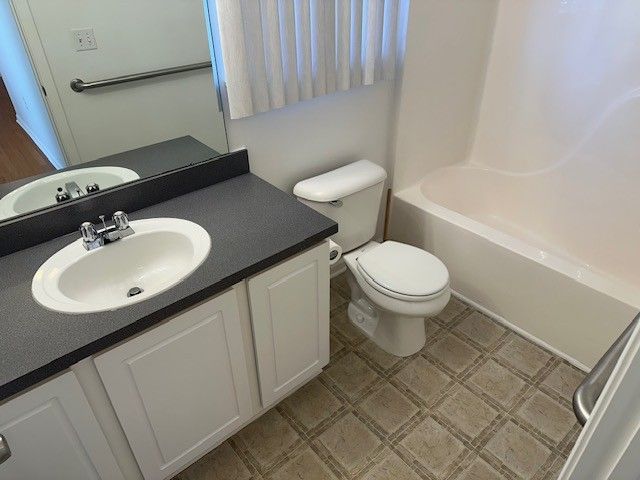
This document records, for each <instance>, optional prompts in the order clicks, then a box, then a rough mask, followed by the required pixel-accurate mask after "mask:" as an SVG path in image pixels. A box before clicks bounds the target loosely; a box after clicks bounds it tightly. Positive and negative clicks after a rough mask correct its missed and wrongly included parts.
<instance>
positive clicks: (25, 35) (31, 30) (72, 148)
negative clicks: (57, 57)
mask: <svg viewBox="0 0 640 480" xmlns="http://www.w3.org/2000/svg"><path fill="white" fill-rule="evenodd" d="M9 5H10V7H11V10H12V12H13V16H14V17H15V19H16V23H17V25H18V29H19V30H20V34H21V36H22V41H23V43H24V46H25V49H26V51H27V55H28V56H29V59H30V60H31V68H32V70H33V72H34V74H35V76H36V78H37V80H38V82H39V83H40V85H41V86H42V88H43V89H44V91H46V95H45V94H44V91H42V92H40V95H41V96H42V99H43V100H44V103H45V105H46V106H47V110H48V112H49V118H50V119H51V123H52V125H53V129H54V131H55V133H56V136H57V137H58V143H59V144H60V147H61V150H62V153H63V155H64V161H65V163H66V164H67V166H71V165H77V164H79V163H80V153H79V151H78V146H77V145H76V141H75V139H74V137H73V132H72V131H71V127H70V126H69V122H68V121H67V115H66V113H65V110H64V107H63V105H62V100H61V99H60V93H59V91H58V89H57V87H56V85H55V83H54V81H53V75H52V73H51V69H50V68H49V62H48V60H47V56H46V54H45V52H44V48H43V46H42V42H41V41H40V36H39V34H38V28H37V26H36V22H35V19H34V18H33V13H32V12H31V7H30V5H29V0H9Z"/></svg>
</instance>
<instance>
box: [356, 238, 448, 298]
mask: <svg viewBox="0 0 640 480" xmlns="http://www.w3.org/2000/svg"><path fill="white" fill-rule="evenodd" d="M356 263H357V269H358V272H359V273H360V274H361V275H362V278H363V279H364V280H365V281H366V282H367V284H369V285H370V286H371V287H372V288H374V289H375V290H377V291H378V292H380V293H382V294H384V295H387V296H389V297H392V298H396V299H398V300H404V301H409V302H423V301H425V300H429V299H430V298H434V297H437V296H438V295H441V294H442V293H443V292H444V291H448V287H449V272H448V270H447V268H446V267H445V265H444V264H443V263H442V262H441V261H440V260H439V259H438V258H437V257H435V256H433V255H431V254H430V253H429V252H426V251H424V250H422V249H420V248H416V247H413V246H411V245H406V244H404V243H399V242H394V241H386V242H384V243H382V244H380V245H378V246H376V247H374V248H370V249H367V250H366V251H364V252H363V253H362V254H361V255H359V256H358V257H357V258H356Z"/></svg>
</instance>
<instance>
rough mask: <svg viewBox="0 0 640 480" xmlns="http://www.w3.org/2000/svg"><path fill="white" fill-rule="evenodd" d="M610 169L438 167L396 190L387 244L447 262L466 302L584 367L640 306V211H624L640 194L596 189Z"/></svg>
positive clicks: (619, 185) (619, 183) (615, 187)
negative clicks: (410, 246) (523, 170)
mask: <svg viewBox="0 0 640 480" xmlns="http://www.w3.org/2000/svg"><path fill="white" fill-rule="evenodd" d="M591 166H592V167H593V166H594V162H593V160H592V163H591ZM606 168H607V165H606V164H605V163H602V164H601V166H600V168H590V169H588V172H589V173H588V175H589V178H587V177H586V175H587V173H582V174H577V175H576V174H575V173H573V174H571V175H568V174H567V173H566V172H567V169H565V168H562V166H561V167H560V168H555V169H553V170H550V171H547V172H544V171H543V172H537V173H536V174H529V175H516V174H508V173H502V172H499V171H496V170H491V169H484V168H481V167H476V166H472V165H471V164H468V165H458V166H453V167H446V168H441V169H438V170H436V171H434V172H432V173H431V174H429V175H428V176H427V177H426V178H425V179H423V181H422V182H420V183H419V184H417V185H414V186H412V187H410V188H408V189H405V190H402V191H399V192H396V193H394V196H393V203H392V210H391V215H390V229H389V232H390V237H391V238H394V239H397V240H399V241H403V242H406V243H410V244H413V245H416V246H419V247H422V248H425V249H426V250H428V251H430V252H432V253H433V254H435V255H436V256H438V257H439V258H440V259H442V261H444V263H445V264H446V265H447V267H448V268H449V272H450V274H451V279H452V287H453V290H454V291H455V293H456V294H458V295H459V296H460V297H462V298H463V299H465V300H468V301H470V302H471V303H473V304H475V305H476V306H478V307H480V308H482V309H483V310H484V311H485V312H486V313H487V314H489V315H491V316H493V317H494V318H496V319H498V320H500V321H503V322H506V323H508V324H509V325H510V326H512V327H513V328H515V329H516V330H518V331H520V332H521V333H523V334H524V335H526V336H528V337H529V338H532V339H533V340H534V341H537V342H538V343H540V344H542V345H543V346H545V347H546V348H549V349H551V350H553V351H554V352H556V353H558V354H560V355H562V356H563V357H565V358H566V359H567V360H569V361H570V362H571V363H573V364H574V365H576V366H578V367H580V368H583V369H588V368H590V367H591V366H593V364H594V363H595V362H596V361H597V360H598V358H600V356H601V355H602V354H603V353H604V351H605V350H606V349H607V348H608V347H609V345H610V344H611V343H612V342H613V340H614V339H615V338H616V337H617V336H618V334H619V333H620V332H621V331H622V330H623V329H624V327H625V326H626V325H627V324H628V323H629V322H630V321H631V319H632V318H633V317H634V315H635V314H636V313H637V311H638V309H639V308H640V228H639V225H638V224H639V221H638V217H637V216H638V215H640V214H639V213H638V212H637V211H631V212H627V211H625V205H637V204H638V201H637V200H638V199H637V197H636V195H637V193H636V192H637V191H640V187H638V188H635V186H634V188H629V187H630V183H629V181H630V180H631V179H630V178H629V179H628V180H627V184H624V185H623V183H624V182H625V179H624V178H617V179H616V181H615V182H606V184H607V185H610V186H611V191H607V192H603V191H601V190H597V185H598V184H602V183H601V182H598V180H599V179H601V176H602V175H609V174H610V172H607V171H606ZM573 171H574V172H576V170H573ZM585 171H587V170H586V169H585ZM580 175H582V176H581V177H580V178H577V177H578V176H580ZM634 178H637V176H634ZM576 182H579V183H580V184H585V183H586V184H590V185H592V186H593V187H594V188H596V190H589V189H586V190H585V189H577V188H570V186H571V185H575V183H576ZM568 187H569V188H568ZM585 191H586V192H589V191H591V192H593V191H597V192H598V194H597V195H593V194H592V195H584V194H581V192H585ZM629 196H633V197H634V198H633V199H631V198H627V197H629ZM631 218H633V219H634V221H633V222H630V219H631Z"/></svg>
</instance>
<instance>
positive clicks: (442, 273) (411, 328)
mask: <svg viewBox="0 0 640 480" xmlns="http://www.w3.org/2000/svg"><path fill="white" fill-rule="evenodd" d="M386 178H387V173H386V172H385V170H384V169H383V168H382V167H380V166H379V165H376V164H374V163H372V162H370V161H368V160H360V161H357V162H354V163H351V164H349V165H345V166H344V167H340V168H337V169H335V170H332V171H330V172H327V173H324V174H322V175H318V176H316V177H312V178H309V179H307V180H303V181H301V182H299V183H298V184H296V186H295V187H294V189H293V193H294V195H295V196H296V197H297V198H298V199H299V200H300V201H301V202H303V203H305V204H307V205H309V206H310V207H311V208H313V209H314V210H317V211H318V212H320V213H322V214H323V215H325V216H327V217H329V218H331V219H333V220H335V221H336V222H337V223H338V228H339V231H338V233H337V234H336V235H334V236H333V237H332V240H333V241H334V242H335V243H337V244H338V245H340V246H341V247H342V251H343V252H344V254H343V255H342V258H341V259H340V261H338V262H337V263H336V264H334V265H333V266H332V270H331V273H332V277H333V276H336V275H339V274H340V273H342V272H344V271H345V270H346V271H347V282H348V284H349V288H350V290H351V300H350V302H349V307H348V316H349V320H350V321H351V323H353V324H354V325H355V326H356V327H358V328H359V329H360V330H362V331H363V332H364V333H365V335H367V336H368V337H369V338H371V339H372V340H373V341H374V342H375V343H376V344H377V345H378V346H379V347H380V348H382V349H383V350H385V351H387V352H389V353H391V354H393V355H397V356H400V357H407V356H409V355H412V354H414V353H416V352H418V351H419V350H420V349H421V348H422V347H424V344H425V342H426V333H425V322H424V320H425V318H426V317H432V316H435V315H437V314H438V313H440V312H441V311H442V309H443V308H444V307H445V306H446V305H447V303H448V302H449V298H450V296H451V290H450V287H449V272H448V270H447V267H446V266H445V265H444V264H443V263H442V262H441V261H440V260H439V259H438V258H437V257H435V256H433V255H432V254H430V253H429V252H426V251H425V250H422V249H420V248H417V247H413V246H411V245H407V244H404V243H399V242H394V241H386V242H383V243H378V242H375V241H373V240H372V239H373V237H374V236H375V233H376V226H377V222H378V213H379V209H380V201H381V199H382V194H383V192H384V182H385V180H386Z"/></svg>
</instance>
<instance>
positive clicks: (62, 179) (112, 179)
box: [0, 167, 140, 219]
mask: <svg viewBox="0 0 640 480" xmlns="http://www.w3.org/2000/svg"><path fill="white" fill-rule="evenodd" d="M139 178H140V176H139V175H138V174H137V173H136V172H134V171H133V170H130V169H128V168H123V167H87V168H78V169H74V170H66V171H64V172H60V173H54V174H53V175H48V176H46V177H42V178H39V179H37V180H34V181H33V182H30V183H27V184H26V185H22V186H21V187H18V188H16V189H15V190H13V191H12V192H10V193H8V194H7V195H5V196H4V197H2V199H0V219H3V218H10V217H15V216H16V215H22V214H24V213H29V212H33V211H34V210H39V209H41V208H44V207H48V206H51V205H55V204H56V193H58V192H57V189H58V188H59V187H60V188H64V186H65V184H66V183H68V182H76V183H77V184H78V185H79V186H80V187H81V188H84V187H86V186H87V185H89V184H90V183H97V184H98V185H99V186H100V189H101V190H104V189H105V188H110V187H115V186H116V185H121V184H123V183H127V182H132V181H133V180H138V179H139Z"/></svg>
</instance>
